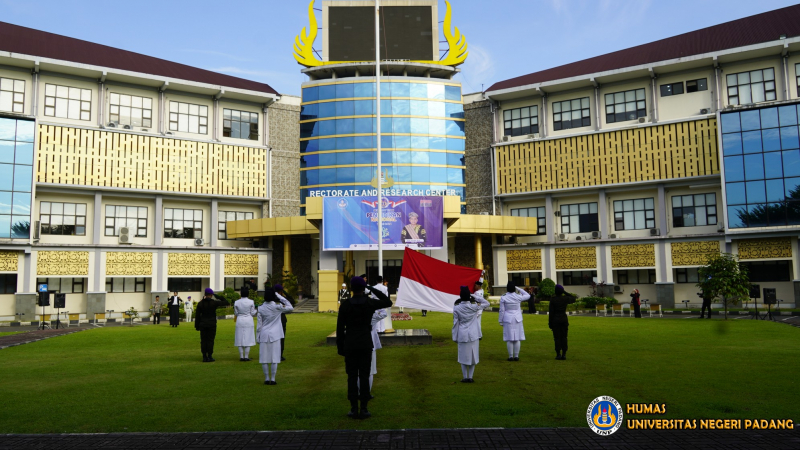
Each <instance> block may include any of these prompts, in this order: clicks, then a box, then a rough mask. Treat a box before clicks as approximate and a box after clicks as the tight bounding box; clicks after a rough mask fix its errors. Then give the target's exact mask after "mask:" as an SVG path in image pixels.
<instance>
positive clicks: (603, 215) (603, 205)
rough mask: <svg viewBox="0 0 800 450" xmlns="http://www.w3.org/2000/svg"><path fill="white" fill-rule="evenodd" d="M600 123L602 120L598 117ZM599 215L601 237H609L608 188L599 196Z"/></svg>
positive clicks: (602, 190) (601, 190)
mask: <svg viewBox="0 0 800 450" xmlns="http://www.w3.org/2000/svg"><path fill="white" fill-rule="evenodd" d="M597 122H598V123H599V122H600V120H599V119H598V121H597ZM597 216H598V218H599V219H600V220H599V222H600V237H601V238H603V239H608V204H607V202H606V190H605V189H600V192H599V193H598V198H597Z"/></svg>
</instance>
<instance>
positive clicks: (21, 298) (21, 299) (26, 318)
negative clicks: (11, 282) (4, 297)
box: [14, 292, 39, 322]
mask: <svg viewBox="0 0 800 450" xmlns="http://www.w3.org/2000/svg"><path fill="white" fill-rule="evenodd" d="M37 298H39V294H36V293H33V292H31V293H18V294H15V295H14V300H15V301H16V305H15V312H16V313H17V314H22V315H20V316H17V318H18V319H17V320H19V321H20V322H32V321H34V320H35V319H36V317H35V315H36V299H37Z"/></svg>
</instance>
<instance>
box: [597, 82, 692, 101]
mask: <svg viewBox="0 0 800 450" xmlns="http://www.w3.org/2000/svg"><path fill="white" fill-rule="evenodd" d="M680 94H683V81H681V82H680V83H670V84H662V85H661V96H662V97H669V96H672V95H680ZM606 104H607V103H606Z"/></svg>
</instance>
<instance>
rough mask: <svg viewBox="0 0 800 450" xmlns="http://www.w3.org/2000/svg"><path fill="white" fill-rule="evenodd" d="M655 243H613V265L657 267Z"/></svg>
mask: <svg viewBox="0 0 800 450" xmlns="http://www.w3.org/2000/svg"><path fill="white" fill-rule="evenodd" d="M655 266H656V248H655V245H654V244H635V245H612V246H611V267H655Z"/></svg>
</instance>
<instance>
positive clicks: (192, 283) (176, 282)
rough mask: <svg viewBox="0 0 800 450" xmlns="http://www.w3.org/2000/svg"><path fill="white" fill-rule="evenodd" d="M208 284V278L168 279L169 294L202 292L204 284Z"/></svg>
mask: <svg viewBox="0 0 800 450" xmlns="http://www.w3.org/2000/svg"><path fill="white" fill-rule="evenodd" d="M204 283H205V284H207V283H208V280H207V279H206V278H169V279H167V290H168V291H169V292H178V293H181V292H200V291H202V290H203V284H204Z"/></svg>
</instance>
